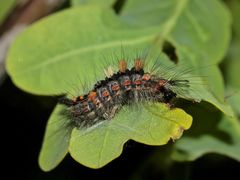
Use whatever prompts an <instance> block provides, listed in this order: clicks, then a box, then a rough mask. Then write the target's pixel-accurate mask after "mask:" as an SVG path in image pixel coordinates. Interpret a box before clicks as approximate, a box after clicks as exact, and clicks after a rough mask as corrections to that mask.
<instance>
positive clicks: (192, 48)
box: [120, 0, 232, 115]
mask: <svg viewBox="0 0 240 180" xmlns="http://www.w3.org/2000/svg"><path fill="white" fill-rule="evenodd" d="M209 9H211V11H209ZM120 17H121V19H122V20H123V21H124V22H126V23H129V24H132V25H134V26H136V27H141V28H144V27H146V26H150V25H152V26H159V27H164V31H162V32H160V33H159V42H158V43H159V44H163V43H164V42H165V41H168V42H170V43H171V44H172V45H173V46H175V48H176V51H177V54H178V56H180V57H182V56H184V58H180V60H179V61H180V63H181V64H190V67H195V68H196V69H199V76H200V77H202V76H203V77H205V78H204V79H203V80H202V81H203V82H204V84H206V85H207V88H201V89H202V92H201V93H199V94H200V96H202V97H201V98H200V97H199V98H200V99H203V100H205V101H208V102H211V103H212V104H214V105H215V106H216V107H218V108H219V109H221V110H222V111H224V112H225V113H226V114H229V115H232V111H231V108H230V107H229V106H228V105H227V104H226V103H225V102H224V84H223V78H222V75H221V73H220V70H219V69H218V67H217V63H219V62H220V61H221V60H222V58H223V57H224V55H225V53H226V50H227V48H228V46H229V40H230V34H231V33H230V32H231V31H230V30H231V26H230V25H231V21H230V15H229V12H228V11H227V9H226V7H225V6H224V5H223V4H222V3H221V2H220V1H217V0H211V1H209V0H202V1H198V0H191V1H190V0H161V3H160V2H159V1H157V0H150V1H148V3H146V2H145V1H144V0H129V1H127V2H126V4H125V6H124V7H123V10H122V11H121V14H120ZM217 27H221V28H217ZM219 37H221V38H219ZM214 64H215V65H216V66H214ZM207 66H209V68H206V67H207ZM203 67H205V68H203ZM194 89H197V88H194Z"/></svg>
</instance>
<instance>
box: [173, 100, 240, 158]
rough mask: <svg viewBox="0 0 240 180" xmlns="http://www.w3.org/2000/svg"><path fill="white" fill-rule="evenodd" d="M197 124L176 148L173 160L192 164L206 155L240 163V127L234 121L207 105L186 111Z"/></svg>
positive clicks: (237, 122)
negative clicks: (230, 159)
mask: <svg viewBox="0 0 240 180" xmlns="http://www.w3.org/2000/svg"><path fill="white" fill-rule="evenodd" d="M187 112H190V114H194V115H193V119H194V124H193V126H192V128H191V130H190V131H188V133H186V134H185V136H184V137H183V138H181V141H178V142H177V143H176V144H175V145H174V146H175V150H174V151H173V154H172V158H173V159H174V160H177V161H192V160H195V159H197V158H199V157H201V156H202V155H204V154H206V153H218V154H222V155H226V156H229V157H231V158H234V159H236V160H238V161H239V160H240V151H239V149H240V141H239V139H240V123H239V121H238V120H237V119H236V118H234V117H232V118H231V117H227V116H223V115H222V114H221V113H219V112H216V111H214V110H213V108H210V107H208V106H206V105H202V106H194V107H193V106H192V107H191V108H189V109H188V110H187Z"/></svg>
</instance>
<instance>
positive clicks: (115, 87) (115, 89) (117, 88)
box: [112, 85, 120, 91]
mask: <svg viewBox="0 0 240 180" xmlns="http://www.w3.org/2000/svg"><path fill="white" fill-rule="evenodd" d="M119 89H120V87H119V85H114V86H112V90H113V91H118V90H119Z"/></svg>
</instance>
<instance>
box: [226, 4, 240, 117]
mask: <svg viewBox="0 0 240 180" xmlns="http://www.w3.org/2000/svg"><path fill="white" fill-rule="evenodd" d="M229 3H230V4H229V6H230V9H231V12H232V15H233V35H234V36H233V40H232V44H231V48H230V51H229V53H228V56H227V58H226V60H225V62H224V65H225V66H224V68H225V76H226V77H225V79H226V82H227V100H228V101H229V102H230V104H231V105H232V106H233V109H234V110H235V112H236V113H237V114H238V116H239V115H240V80H239V69H240V59H239V57H240V51H239V50H240V1H237V0H234V1H231V2H229Z"/></svg>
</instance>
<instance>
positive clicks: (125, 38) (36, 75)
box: [7, 6, 161, 95]
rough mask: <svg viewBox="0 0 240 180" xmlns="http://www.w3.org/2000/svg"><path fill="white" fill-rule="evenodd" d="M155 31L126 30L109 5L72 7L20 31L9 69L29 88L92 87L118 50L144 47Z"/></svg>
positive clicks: (52, 90) (43, 90)
mask: <svg viewBox="0 0 240 180" xmlns="http://www.w3.org/2000/svg"><path fill="white" fill-rule="evenodd" d="M93 12H94V13H93ZM76 17H80V18H76ZM63 19H65V21H63ZM56 27H57V28H56ZM159 31H161V30H160V29H159ZM156 32H157V30H156V28H147V29H133V28H128V26H126V25H124V24H121V23H120V22H119V21H118V19H116V16H115V15H114V13H113V12H112V11H111V10H109V9H100V8H99V7H97V6H96V7H94V6H84V7H79V8H72V9H70V10H66V11H63V12H61V13H58V14H55V15H53V16H50V17H48V18H46V19H44V20H42V21H39V23H36V24H34V25H33V26H31V27H30V28H28V29H27V30H26V31H25V32H24V33H22V34H21V36H19V37H18V38H17V39H16V41H15V42H14V44H13V46H12V48H11V49H10V52H9V56H8V59H7V70H8V73H9V74H10V75H11V78H12V80H13V81H14V83H15V84H16V85H17V86H19V87H20V88H22V89H23V90H26V91H28V92H31V93H35V94H41V95H49V94H57V93H65V92H66V90H68V87H69V86H71V87H70V88H72V86H73V84H79V83H80V82H84V81H85V82H86V81H88V82H89V84H91V85H93V84H94V83H95V82H96V77H98V79H102V78H104V74H103V70H101V69H100V66H101V65H102V64H112V58H111V55H112V53H113V52H114V53H117V52H120V51H121V46H126V47H134V48H136V49H137V48H138V47H143V46H145V47H146V46H147V45H149V42H151V41H152V40H153V38H154V36H155V34H156ZM154 33H155V34H154ZM118 54H120V53H118ZM103 55H104V56H105V57H107V58H105V59H104V58H103ZM114 60H115V59H114ZM103 61H104V62H103ZM116 61H117V59H116ZM97 66H98V67H97ZM86 79H87V80H86Z"/></svg>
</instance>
